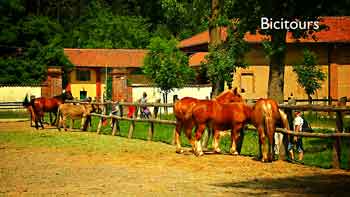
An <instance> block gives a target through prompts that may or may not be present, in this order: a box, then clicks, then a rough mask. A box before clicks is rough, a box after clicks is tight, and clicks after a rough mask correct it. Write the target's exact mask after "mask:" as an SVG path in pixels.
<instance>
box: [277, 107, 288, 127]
mask: <svg viewBox="0 0 350 197" xmlns="http://www.w3.org/2000/svg"><path fill="white" fill-rule="evenodd" d="M278 112H279V113H280V117H281V123H282V126H283V128H284V129H287V130H288V131H289V130H290V127H289V122H288V116H287V114H286V113H284V111H282V110H281V109H278Z"/></svg>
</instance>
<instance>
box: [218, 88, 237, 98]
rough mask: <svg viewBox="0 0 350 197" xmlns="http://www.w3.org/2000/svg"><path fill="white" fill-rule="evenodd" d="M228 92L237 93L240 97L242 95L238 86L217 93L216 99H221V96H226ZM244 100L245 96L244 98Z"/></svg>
mask: <svg viewBox="0 0 350 197" xmlns="http://www.w3.org/2000/svg"><path fill="white" fill-rule="evenodd" d="M227 94H232V95H235V96H238V97H242V96H241V95H240V94H239V93H238V89H237V87H236V88H235V89H233V90H232V89H228V90H225V91H223V92H221V93H220V94H219V95H217V96H216V97H215V98H214V100H218V99H221V98H225V96H226V95H227ZM242 100H243V98H242Z"/></svg>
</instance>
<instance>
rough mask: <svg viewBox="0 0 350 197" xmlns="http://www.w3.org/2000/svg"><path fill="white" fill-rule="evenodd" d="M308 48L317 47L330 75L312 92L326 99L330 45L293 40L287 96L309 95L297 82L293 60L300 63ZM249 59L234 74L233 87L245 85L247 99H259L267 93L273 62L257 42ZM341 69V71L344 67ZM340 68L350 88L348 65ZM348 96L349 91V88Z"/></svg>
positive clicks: (289, 51) (287, 69) (289, 49)
mask: <svg viewBox="0 0 350 197" xmlns="http://www.w3.org/2000/svg"><path fill="white" fill-rule="evenodd" d="M304 48H308V49H310V50H312V51H314V52H315V53H316V54H317V57H318V59H317V60H318V64H319V66H320V67H321V69H322V71H323V72H324V73H325V74H326V76H327V78H326V80H325V81H324V82H323V83H322V87H321V89H320V90H318V91H317V93H316V94H315V95H312V97H313V98H315V99H322V98H325V97H328V83H329V82H328V81H329V79H328V62H329V57H328V46H327V45H317V46H315V45H299V44H293V45H288V46H287V54H286V60H285V61H286V66H285V73H284V99H288V97H289V96H290V95H291V94H293V96H294V97H295V98H298V99H307V95H306V93H305V92H304V89H303V88H302V87H301V86H300V85H299V84H298V82H297V75H296V73H295V72H293V67H292V65H293V64H297V63H298V62H301V61H302V58H303V49H304ZM245 58H246V61H247V63H248V64H249V65H250V66H249V67H248V68H246V69H238V70H237V72H236V73H235V76H234V81H233V87H239V88H244V89H245V93H242V94H243V95H244V97H245V98H247V99H257V98H261V97H263V98H264V97H265V98H266V97H267V90H268V80H269V66H268V62H269V61H268V59H267V58H266V55H265V53H264V52H263V48H262V47H261V46H260V45H253V46H252V49H251V51H250V52H249V53H248V54H247V55H246V57H245ZM339 69H340V70H341V71H340V70H339ZM349 71H350V69H349ZM338 72H340V73H341V74H339V75H342V77H339V78H338V79H339V81H338V83H341V84H342V86H346V87H347V88H350V83H349V85H346V84H347V83H346V84H345V85H344V81H346V80H347V78H349V77H346V75H347V74H346V73H348V74H349V73H350V72H348V71H347V68H340V67H339V66H338ZM341 91H342V92H346V88H342V89H341ZM347 94H348V96H350V95H349V91H348V93H347Z"/></svg>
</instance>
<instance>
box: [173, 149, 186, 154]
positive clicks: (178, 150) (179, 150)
mask: <svg viewBox="0 0 350 197" xmlns="http://www.w3.org/2000/svg"><path fill="white" fill-rule="evenodd" d="M175 152H176V153H178V154H182V153H184V150H182V149H176V151H175Z"/></svg>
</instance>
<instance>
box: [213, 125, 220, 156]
mask: <svg viewBox="0 0 350 197" xmlns="http://www.w3.org/2000/svg"><path fill="white" fill-rule="evenodd" d="M220 136H221V134H220V131H219V130H217V129H214V135H213V148H214V152H216V153H221V149H220V148H219V142H220Z"/></svg>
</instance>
